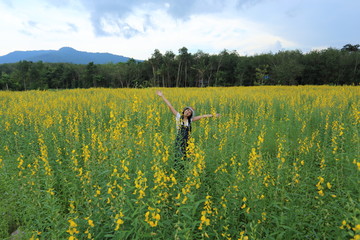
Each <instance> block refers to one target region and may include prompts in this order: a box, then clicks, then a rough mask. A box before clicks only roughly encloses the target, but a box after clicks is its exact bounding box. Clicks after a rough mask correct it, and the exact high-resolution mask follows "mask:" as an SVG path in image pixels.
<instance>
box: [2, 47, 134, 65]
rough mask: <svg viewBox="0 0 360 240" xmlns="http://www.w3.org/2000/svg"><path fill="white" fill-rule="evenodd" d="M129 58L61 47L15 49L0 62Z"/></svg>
mask: <svg viewBox="0 0 360 240" xmlns="http://www.w3.org/2000/svg"><path fill="white" fill-rule="evenodd" d="M129 59H130V58H128V57H124V56H120V55H114V54H110V53H91V52H81V51H77V50H75V49H73V48H70V47H63V48H60V49H59V50H36V51H15V52H11V53H9V54H7V55H4V56H0V64H3V63H16V62H19V61H23V60H26V61H32V62H38V61H43V62H49V63H74V64H88V63H89V62H94V63H95V64H105V63H110V62H112V63H118V62H127V61H128V60H129Z"/></svg>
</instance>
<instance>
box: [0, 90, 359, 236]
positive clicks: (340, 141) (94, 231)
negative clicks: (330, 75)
mask: <svg viewBox="0 0 360 240" xmlns="http://www.w3.org/2000/svg"><path fill="white" fill-rule="evenodd" d="M163 92H164V93H165V94H166V95H167V96H169V100H170V101H171V103H172V104H173V106H174V107H175V108H176V109H181V108H182V107H183V106H186V105H187V104H189V105H191V106H193V107H194V108H195V109H196V112H197V113H198V114H205V113H215V112H220V113H221V114H222V116H221V117H220V118H206V119H202V120H200V121H198V122H194V123H193V131H192V132H191V140H190V142H189V148H188V158H187V161H185V162H184V168H176V165H175V163H174V154H175V153H174V141H175V136H176V133H175V131H176V128H175V119H174V117H173V116H172V114H171V113H170V111H169V109H168V108H167V106H166V105H165V104H164V103H163V101H162V100H161V99H159V98H158V96H156V94H155V89H153V88H146V89H107V88H106V89H105V88H97V89H71V90H64V91H22V92H17V91H16V92H10V91H0V116H1V117H0V125H1V126H3V127H2V128H0V135H1V136H2V141H0V196H1V197H0V239H15V237H13V238H10V234H11V233H12V232H14V231H15V230H17V231H16V232H17V233H18V235H17V236H16V239H32V240H35V239H39V240H40V239H69V240H76V239H81V240H83V239H101V240H104V239H105V240H106V239H174V240H177V239H233V240H235V239H238V240H253V239H267V240H272V239H274V240H275V239H293V240H297V239H301V240H303V239H336V240H337V239H354V240H356V239H359V238H360V199H359V197H360V188H359V182H360V174H359V173H360V148H359V139H360V138H359V137H360V135H359V133H360V131H359V126H360V104H359V100H360V91H359V87H358V86H296V87H293V86H260V87H231V88H225V87H217V88H214V87H208V88H163Z"/></svg>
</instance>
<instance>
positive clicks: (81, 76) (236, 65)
mask: <svg viewBox="0 0 360 240" xmlns="http://www.w3.org/2000/svg"><path fill="white" fill-rule="evenodd" d="M359 56H360V51H359V44H356V45H351V44H347V45H345V46H344V47H343V48H342V49H340V50H339V49H334V48H328V49H325V50H317V51H311V52H309V53H306V54H304V53H302V52H300V51H298V50H293V51H280V52H278V53H275V54H273V53H268V54H260V55H255V56H240V55H239V54H238V53H237V52H229V51H227V50H224V51H222V52H221V53H219V54H215V55H211V54H208V53H204V52H202V51H198V52H197V53H195V54H191V53H189V52H188V49H187V48H186V47H183V48H181V49H179V53H178V55H176V54H174V53H173V52H171V51H167V52H166V53H165V54H162V53H161V52H160V51H159V50H155V51H154V53H153V54H152V56H151V57H150V58H149V59H148V60H146V61H142V62H141V61H135V60H133V59H131V60H129V61H128V62H126V63H117V64H114V63H108V64H101V65H100V64H94V63H93V62H90V63H88V64H87V65H77V64H69V63H44V62H29V61H20V62H18V63H13V64H2V65H0V74H1V75H0V89H6V90H31V89H69V88H90V87H111V88H119V87H121V88H123V87H157V86H161V87H196V86H197V87H202V86H253V85H307V84H311V85H322V84H331V85H343V84H346V85H359V83H360V68H359V66H358V65H359V60H360V57H359Z"/></svg>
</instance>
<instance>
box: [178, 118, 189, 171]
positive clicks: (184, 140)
mask: <svg viewBox="0 0 360 240" xmlns="http://www.w3.org/2000/svg"><path fill="white" fill-rule="evenodd" d="M190 132H191V120H189V124H188V126H185V125H184V122H183V121H182V119H181V123H180V124H179V126H178V130H177V135H176V140H175V151H176V152H175V164H176V165H180V167H181V168H182V167H183V166H182V163H181V162H183V161H184V160H185V159H186V149H187V147H188V140H189V136H190Z"/></svg>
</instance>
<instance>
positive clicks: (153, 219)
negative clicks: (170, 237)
mask: <svg viewBox="0 0 360 240" xmlns="http://www.w3.org/2000/svg"><path fill="white" fill-rule="evenodd" d="M160 219H161V216H160V209H158V208H152V207H148V211H147V212H146V213H145V222H147V223H148V224H149V225H150V226H151V227H156V226H157V225H158V223H159V221H160Z"/></svg>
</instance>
